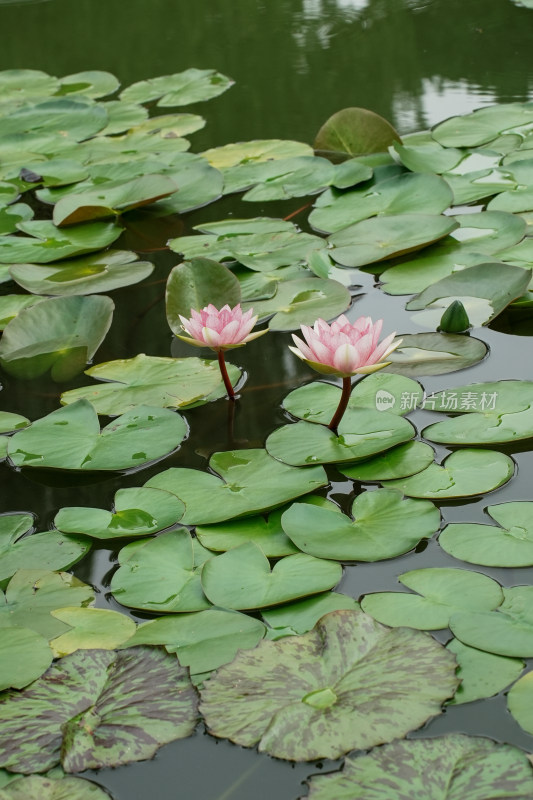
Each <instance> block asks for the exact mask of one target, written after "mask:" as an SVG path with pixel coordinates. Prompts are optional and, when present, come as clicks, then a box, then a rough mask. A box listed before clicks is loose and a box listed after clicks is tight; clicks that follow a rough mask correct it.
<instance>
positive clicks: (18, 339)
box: [0, 296, 115, 382]
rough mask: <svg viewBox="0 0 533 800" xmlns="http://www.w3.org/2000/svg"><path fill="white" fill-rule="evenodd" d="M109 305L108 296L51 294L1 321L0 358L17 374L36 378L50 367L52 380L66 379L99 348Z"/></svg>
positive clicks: (110, 309)
mask: <svg viewBox="0 0 533 800" xmlns="http://www.w3.org/2000/svg"><path fill="white" fill-rule="evenodd" d="M114 308H115V306H114V303H113V301H112V300H111V299H110V298H109V297H101V296H95V297H57V298H53V299H49V300H43V301H42V302H40V303H36V304H35V305H31V306H29V307H27V308H25V309H23V310H22V311H21V312H19V314H18V315H17V316H16V317H15V319H13V320H12V321H11V322H10V323H8V325H7V326H6V329H5V330H4V334H3V336H2V340H1V341H0V363H1V364H2V366H3V368H4V369H5V370H6V372H9V373H10V374H11V375H15V377H17V378H38V377H39V376H40V375H44V374H45V373H46V372H48V370H50V373H51V376H52V379H53V380H55V381H58V382H60V381H66V380H69V379H70V378H72V377H74V375H77V374H78V372H81V370H82V369H83V367H84V366H85V365H86V364H87V362H88V361H90V360H91V358H92V357H93V355H94V354H95V352H96V351H97V349H98V348H99V347H100V345H101V343H102V341H103V339H104V338H105V335H106V333H107V332H108V330H109V328H110V326H111V321H112V319H113V310H114ZM43 332H44V335H43Z"/></svg>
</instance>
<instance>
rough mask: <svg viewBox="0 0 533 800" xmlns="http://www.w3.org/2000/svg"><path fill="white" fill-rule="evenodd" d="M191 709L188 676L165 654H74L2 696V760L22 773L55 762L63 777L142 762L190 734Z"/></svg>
mask: <svg viewBox="0 0 533 800" xmlns="http://www.w3.org/2000/svg"><path fill="white" fill-rule="evenodd" d="M196 703H197V701H196V692H195V691H194V689H193V687H192V686H191V683H190V681H189V678H188V677H187V672H186V670H185V669H183V668H182V667H180V666H179V664H178V663H177V661H176V659H175V658H174V657H173V656H169V655H168V654H167V653H165V652H164V651H161V650H155V649H154V648H147V647H142V648H140V647H139V648H131V649H129V650H122V651H120V652H117V653H115V652H111V651H109V650H80V651H78V652H76V653H72V655H69V656H65V658H62V659H61V660H60V661H58V662H57V663H56V664H54V665H53V666H52V667H50V669H49V670H48V672H46V673H45V674H44V675H43V677H42V678H40V679H39V680H38V682H35V683H34V684H32V686H31V687H29V688H28V689H26V690H25V691H24V692H16V693H15V692H8V693H6V694H5V695H3V696H2V698H1V699H0V707H1V713H2V719H3V726H2V733H1V735H0V741H1V743H2V756H1V757H0V761H1V763H2V766H4V767H8V768H9V769H10V770H12V771H17V772H23V773H30V772H37V771H39V772H42V771H44V770H47V769H50V768H51V767H53V766H55V765H56V764H57V763H59V761H60V760H61V763H62V766H63V769H64V770H65V771H66V772H81V771H83V770H86V769H98V768H100V767H109V766H119V765H120V764H127V763H130V762H131V761H141V760H143V759H146V758H151V757H152V756H153V755H154V753H155V752H156V751H157V750H158V748H159V747H161V745H163V744H166V743H167V742H171V741H174V740H175V739H182V738H184V737H186V736H190V734H191V733H192V732H193V730H194V728H195V725H196V721H197V710H196ZM15 785H16V784H15Z"/></svg>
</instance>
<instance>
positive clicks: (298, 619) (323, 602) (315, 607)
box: [261, 592, 359, 641]
mask: <svg viewBox="0 0 533 800" xmlns="http://www.w3.org/2000/svg"><path fill="white" fill-rule="evenodd" d="M341 609H350V610H351V611H357V610H359V603H358V602H357V601H356V600H354V599H353V597H348V596H347V595H345V594H339V593H338V592H324V593H323V594H317V595H316V596H315V597H306V598H305V599H304V600H297V601H296V602H295V603H285V604H284V605H282V606H279V607H278V608H270V609H267V610H265V611H262V612H261V616H262V617H263V619H264V620H265V622H266V623H267V625H269V626H270V627H269V628H268V630H267V634H266V635H267V638H268V639H272V640H274V641H275V640H276V639H282V638H283V637H285V636H299V635H300V634H302V633H307V632H308V631H310V630H311V629H312V628H314V627H315V625H316V623H317V622H318V620H319V619H321V618H322V617H323V616H325V614H329V613H330V611H340V610H341Z"/></svg>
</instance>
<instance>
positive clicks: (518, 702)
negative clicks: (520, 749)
mask: <svg viewBox="0 0 533 800" xmlns="http://www.w3.org/2000/svg"><path fill="white" fill-rule="evenodd" d="M507 706H508V708H509V711H510V712H511V714H512V715H513V717H514V718H515V720H516V721H517V722H518V724H519V725H520V727H521V728H523V730H525V731H527V733H533V672H528V673H527V674H526V675H524V676H523V678H520V680H519V681H517V682H516V683H515V685H514V686H513V687H512V689H511V691H510V692H509V694H508V696H507Z"/></svg>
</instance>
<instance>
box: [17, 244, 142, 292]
mask: <svg viewBox="0 0 533 800" xmlns="http://www.w3.org/2000/svg"><path fill="white" fill-rule="evenodd" d="M138 258H139V257H138V256H137V255H136V253H131V252H128V251H126V250H106V251H105V252H103V253H98V254H97V255H90V256H82V257H81V258H76V259H73V260H68V261H59V262H57V263H52V264H46V265H43V264H39V265H38V264H14V265H13V266H12V267H11V268H10V273H11V277H12V278H13V280H14V281H16V282H17V283H18V284H19V286H22V288H23V289H26V290H27V291H28V292H33V293H34V294H43V295H56V296H57V295H61V296H65V295H73V294H95V293H97V292H110V291H112V290H113V289H119V288H120V287H122V286H130V285H131V284H133V283H138V282H139V281H142V280H144V278H147V277H148V276H149V275H151V273H152V271H153V269H154V265H153V264H152V263H151V262H150V261H138Z"/></svg>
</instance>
